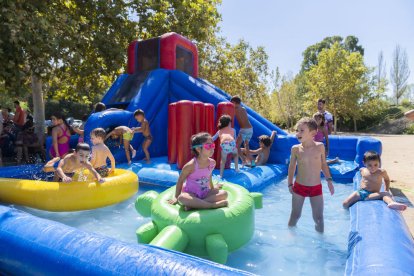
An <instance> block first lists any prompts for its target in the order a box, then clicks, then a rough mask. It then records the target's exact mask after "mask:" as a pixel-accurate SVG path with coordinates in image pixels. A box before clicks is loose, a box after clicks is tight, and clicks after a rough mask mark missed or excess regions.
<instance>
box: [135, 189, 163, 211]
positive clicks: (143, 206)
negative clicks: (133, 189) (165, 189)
mask: <svg viewBox="0 0 414 276" xmlns="http://www.w3.org/2000/svg"><path fill="white" fill-rule="evenodd" d="M157 196H158V193H157V192H156V191H148V192H146V193H144V194H142V195H140V196H138V197H137V200H136V201H135V209H136V210H137V212H138V213H139V214H140V215H141V216H143V217H145V218H147V217H150V216H151V205H152V202H153V201H154V199H156V198H157Z"/></svg>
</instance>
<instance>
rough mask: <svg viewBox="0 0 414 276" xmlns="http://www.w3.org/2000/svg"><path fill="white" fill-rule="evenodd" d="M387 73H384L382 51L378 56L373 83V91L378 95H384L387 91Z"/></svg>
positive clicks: (384, 65) (384, 66)
mask: <svg viewBox="0 0 414 276" xmlns="http://www.w3.org/2000/svg"><path fill="white" fill-rule="evenodd" d="M387 85H388V80H387V71H386V64H385V62H384V56H383V54H382V51H381V52H380V53H379V54H378V65H377V68H376V75H375V79H374V83H373V87H374V89H375V90H376V91H377V92H378V94H381V95H384V94H385V92H386V91H387Z"/></svg>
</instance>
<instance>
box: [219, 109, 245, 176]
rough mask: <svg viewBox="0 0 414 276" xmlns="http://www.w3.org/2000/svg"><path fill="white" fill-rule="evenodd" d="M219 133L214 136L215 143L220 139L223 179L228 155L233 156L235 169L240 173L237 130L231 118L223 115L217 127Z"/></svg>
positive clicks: (221, 174) (221, 173)
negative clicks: (233, 126)
mask: <svg viewBox="0 0 414 276" xmlns="http://www.w3.org/2000/svg"><path fill="white" fill-rule="evenodd" d="M217 128H218V129H219V131H217V133H216V134H215V135H214V136H213V141H216V140H217V138H220V147H221V161H220V178H223V173H224V167H225V165H226V161H227V155H228V154H233V159H234V167H235V169H236V172H238V171H239V154H238V151H237V147H236V140H235V138H236V137H237V136H236V130H235V129H234V128H232V127H231V117H230V116H229V115H223V116H221V117H220V119H219V123H218V125H217Z"/></svg>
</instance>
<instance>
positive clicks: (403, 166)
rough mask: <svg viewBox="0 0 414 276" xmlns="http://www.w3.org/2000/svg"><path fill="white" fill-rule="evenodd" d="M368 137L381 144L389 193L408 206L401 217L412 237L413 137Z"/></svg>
mask: <svg viewBox="0 0 414 276" xmlns="http://www.w3.org/2000/svg"><path fill="white" fill-rule="evenodd" d="M349 135H355V134H352V133H349ZM368 135H369V136H372V137H374V138H376V139H379V140H380V141H381V142H382V156H381V161H382V167H383V168H384V169H386V170H387V172H388V175H389V176H390V178H391V191H392V193H393V194H394V197H395V199H396V200H397V201H399V202H402V203H405V204H407V205H408V206H409V207H408V208H407V210H405V211H404V212H402V215H403V217H404V219H405V221H406V223H407V225H408V228H409V229H410V232H411V235H412V236H413V237H414V136H413V135H386V134H368Z"/></svg>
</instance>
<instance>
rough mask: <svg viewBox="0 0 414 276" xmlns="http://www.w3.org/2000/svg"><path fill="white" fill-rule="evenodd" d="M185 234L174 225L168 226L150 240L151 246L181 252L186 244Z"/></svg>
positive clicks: (186, 237)
mask: <svg viewBox="0 0 414 276" xmlns="http://www.w3.org/2000/svg"><path fill="white" fill-rule="evenodd" d="M188 241H189V239H188V236H187V234H186V233H185V232H184V231H183V230H181V228H179V227H178V226H176V225H169V226H167V227H165V228H164V229H162V231H161V232H160V233H159V234H158V235H157V236H156V237H155V239H153V240H152V242H151V243H150V244H151V245H155V246H159V247H163V248H167V249H171V250H175V251H180V252H183V251H184V250H185V248H186V247H187V244H188Z"/></svg>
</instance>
